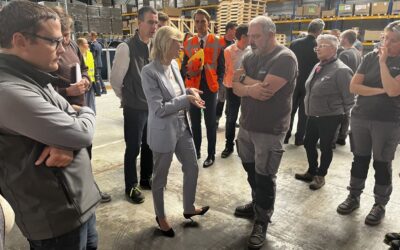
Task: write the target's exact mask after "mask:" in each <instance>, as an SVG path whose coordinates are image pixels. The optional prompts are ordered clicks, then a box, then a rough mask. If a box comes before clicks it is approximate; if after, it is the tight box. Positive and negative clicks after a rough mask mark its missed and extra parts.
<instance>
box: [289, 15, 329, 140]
mask: <svg viewBox="0 0 400 250" xmlns="http://www.w3.org/2000/svg"><path fill="white" fill-rule="evenodd" d="M324 27H325V23H324V21H322V19H319V18H317V19H314V20H312V21H311V22H310V24H309V25H308V35H307V36H306V37H304V38H300V39H297V40H295V41H293V42H292V43H291V44H290V47H289V48H290V49H291V50H292V51H293V52H294V53H295V55H296V57H297V61H298V62H299V75H298V77H297V82H296V88H295V89H294V93H293V101H292V114H291V119H290V127H289V130H288V132H287V134H286V137H285V141H284V143H285V144H287V143H289V138H290V136H291V133H292V128H293V123H294V116H295V115H296V112H297V110H299V112H298V113H297V130H296V134H295V139H294V145H296V146H301V145H303V144H304V134H305V131H306V121H307V117H306V114H305V110H304V97H305V95H306V89H305V87H304V86H305V83H306V80H307V78H308V75H309V74H310V72H311V70H312V69H313V67H314V65H315V64H316V63H317V62H318V58H317V55H316V54H315V52H314V47H315V46H316V45H317V42H316V38H317V37H318V36H319V35H320V34H321V33H322V31H323V30H324Z"/></svg>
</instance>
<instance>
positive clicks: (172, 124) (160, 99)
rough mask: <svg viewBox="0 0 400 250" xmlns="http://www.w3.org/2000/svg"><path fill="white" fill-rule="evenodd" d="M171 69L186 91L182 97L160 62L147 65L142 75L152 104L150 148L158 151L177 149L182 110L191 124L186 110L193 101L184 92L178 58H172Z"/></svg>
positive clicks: (150, 105) (148, 138) (149, 102)
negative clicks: (179, 115)
mask: <svg viewBox="0 0 400 250" xmlns="http://www.w3.org/2000/svg"><path fill="white" fill-rule="evenodd" d="M172 72H173V73H174V75H175V78H176V79H178V83H179V86H180V87H181V90H182V93H183V94H182V95H180V96H176V94H175V91H174V89H173V87H172V83H171V82H170V81H169V79H168V78H167V76H166V75H165V70H164V68H163V66H162V65H161V64H160V63H159V62H158V61H156V60H155V61H153V62H151V63H150V64H148V65H146V66H144V67H143V70H142V74H141V75H142V86H143V90H144V94H145V95H146V99H147V102H148V105H149V116H148V122H147V143H148V144H149V146H150V148H151V150H153V151H155V152H158V153H168V152H173V151H174V150H175V146H176V143H177V140H178V131H180V130H179V127H178V126H179V121H178V112H179V111H180V110H185V112H184V113H185V117H186V119H187V122H188V124H189V118H188V115H187V112H186V110H187V109H188V108H189V107H190V102H189V100H188V98H187V96H186V94H185V93H186V90H185V86H184V84H183V80H182V77H181V75H180V73H179V68H178V64H177V63H176V62H175V60H173V61H172ZM189 128H190V126H189Z"/></svg>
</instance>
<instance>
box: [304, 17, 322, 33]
mask: <svg viewBox="0 0 400 250" xmlns="http://www.w3.org/2000/svg"><path fill="white" fill-rule="evenodd" d="M324 28H325V23H324V21H323V20H322V19H320V18H317V19H313V20H312V21H311V22H310V24H309V25H308V32H310V33H321V32H322V31H323V30H324Z"/></svg>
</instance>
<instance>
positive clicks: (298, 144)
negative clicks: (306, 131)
mask: <svg viewBox="0 0 400 250" xmlns="http://www.w3.org/2000/svg"><path fill="white" fill-rule="evenodd" d="M294 145H296V146H302V145H304V140H303V139H295V140H294Z"/></svg>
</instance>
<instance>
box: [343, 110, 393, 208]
mask: <svg viewBox="0 0 400 250" xmlns="http://www.w3.org/2000/svg"><path fill="white" fill-rule="evenodd" d="M350 124H351V132H350V147H351V151H352V152H353V155H354V159H353V163H352V168H351V179H350V185H349V187H348V189H349V191H350V194H351V195H352V196H356V197H359V196H360V195H361V193H362V191H363V189H364V187H365V180H366V178H367V174H368V168H369V163H370V160H371V153H372V157H373V164H372V165H373V167H374V169H375V176H374V177H375V186H374V196H375V203H377V204H382V205H386V204H387V203H388V201H389V199H390V195H391V193H392V161H393V159H394V156H395V152H396V148H397V145H398V142H399V139H400V124H399V123H397V122H380V121H369V120H361V119H357V118H353V117H352V119H351V123H350Z"/></svg>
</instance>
